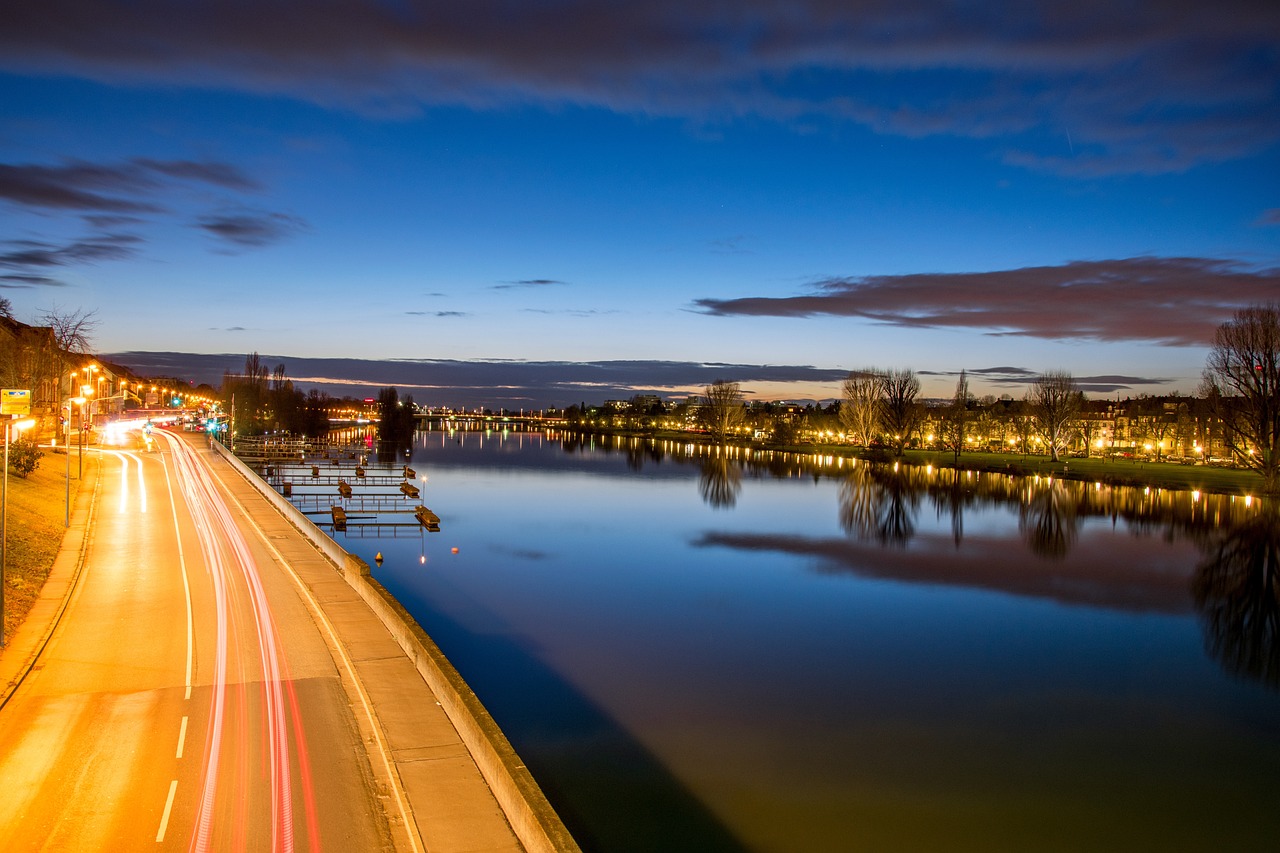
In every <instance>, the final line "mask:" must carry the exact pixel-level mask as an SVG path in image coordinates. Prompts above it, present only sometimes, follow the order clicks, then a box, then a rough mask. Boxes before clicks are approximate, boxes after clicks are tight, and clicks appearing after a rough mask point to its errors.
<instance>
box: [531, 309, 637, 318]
mask: <svg viewBox="0 0 1280 853" xmlns="http://www.w3.org/2000/svg"><path fill="white" fill-rule="evenodd" d="M522 310H524V311H525V313H528V314H556V315H560V316H568V317H601V316H604V315H606V314H621V313H622V312H621V311H620V310H619V309H616V308H610V309H607V310H601V309H599V308H562V309H557V310H554V311H553V310H551V309H548V308H525V309H522Z"/></svg>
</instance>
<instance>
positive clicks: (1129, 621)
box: [295, 429, 1280, 853]
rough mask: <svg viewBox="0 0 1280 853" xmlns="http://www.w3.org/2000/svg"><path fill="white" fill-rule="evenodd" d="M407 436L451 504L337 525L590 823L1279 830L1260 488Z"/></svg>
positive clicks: (856, 841) (1279, 641) (916, 845)
mask: <svg viewBox="0 0 1280 853" xmlns="http://www.w3.org/2000/svg"><path fill="white" fill-rule="evenodd" d="M405 458H406V459H408V462H409V464H410V465H412V467H413V468H414V469H416V472H417V475H418V480H417V485H418V486H419V487H420V488H422V489H423V495H422V498H421V502H422V503H425V504H426V505H427V506H428V507H430V508H431V509H432V510H434V511H435V512H436V513H437V514H438V515H439V516H440V519H441V522H440V526H441V529H440V531H439V532H426V531H425V530H422V529H421V528H413V527H403V528H394V529H393V528H380V529H379V528H364V527H360V526H357V525H353V526H352V527H351V528H349V529H348V530H347V531H346V532H345V533H344V532H335V533H334V536H335V538H336V539H337V540H338V542H339V543H340V544H341V545H342V546H343V547H345V548H346V549H347V550H349V551H351V552H352V553H355V554H357V555H359V556H361V557H363V558H364V559H366V560H367V561H369V563H370V564H371V565H372V564H373V562H374V556H375V554H376V553H378V552H381V554H382V556H383V562H382V564H381V565H380V566H378V567H377V568H375V570H374V574H375V576H376V577H377V578H378V579H379V580H380V581H381V582H382V583H383V584H384V585H385V586H386V587H387V588H388V589H389V590H390V591H391V592H392V593H393V594H395V595H396V597H397V598H398V599H399V600H400V601H401V602H402V603H403V604H404V605H405V606H406V607H407V608H408V609H409V611H410V612H411V613H413V615H414V616H415V617H416V618H417V620H418V621H419V623H421V625H422V626H423V627H424V628H425V629H426V631H427V632H428V633H429V634H430V635H431V636H432V637H433V638H434V639H435V640H436V642H437V643H438V644H439V646H440V647H441V648H442V649H443V651H444V652H445V654H446V655H448V657H449V659H450V660H451V661H452V662H453V663H454V665H455V666H456V667H457V669H458V670H459V671H460V672H461V674H462V675H463V677H464V678H465V679H466V680H467V682H468V683H469V684H470V685H471V686H472V687H473V688H474V689H475V691H476V693H477V694H478V695H479V697H480V699H481V701H482V702H483V703H484V704H485V706H486V707H487V708H488V709H489V710H490V712H491V713H492V714H493V716H494V718H495V719H496V720H497V722H498V723H499V725H501V727H502V728H503V730H504V731H505V732H506V733H507V735H508V737H509V738H510V740H511V742H512V743H513V745H514V746H515V748H516V750H517V752H518V753H519V754H520V756H521V757H522V758H523V759H524V760H525V761H526V763H527V764H528V766H529V767H530V769H531V771H532V772H533V774H534V776H535V778H536V779H537V780H538V782H539V783H540V784H541V785H542V787H543V789H544V791H546V793H547V796H548V798H549V799H550V800H551V802H552V804H553V805H554V806H555V807H556V809H557V810H558V811H559V812H560V814H561V816H562V817H563V818H564V820H565V822H566V824H567V825H568V826H569V828H570V830H571V831H572V832H573V833H574V835H575V837H576V838H577V839H578V840H579V842H580V843H581V844H582V846H583V848H584V849H586V850H588V851H602V853H617V851H677V850H690V851H694V850H696V851H710V853H714V851H738V850H751V851H819V852H820V851H857V850H866V851H923V850H928V851H970V850H972V851H1044V850H1063V851H1079V850H1101V849H1105V850H1160V851H1171V850H1206V851H1209V850H1214V851H1216V850H1233V851H1247V850H1264V849H1265V850H1271V849H1274V847H1273V845H1274V844H1275V839H1276V838H1277V837H1280V805H1277V801H1278V799H1277V794H1280V638H1278V636H1277V635H1278V632H1280V627H1278V626H1280V603H1278V601H1277V594H1278V585H1280V569H1278V568H1277V566H1278V564H1280V525H1277V524H1276V523H1275V513H1274V511H1273V510H1271V509H1270V508H1269V507H1268V506H1265V505H1264V502H1263V501H1261V500H1258V499H1248V500H1246V499H1245V498H1243V497H1236V498H1231V497H1222V496H1212V495H1200V494H1196V493H1188V492H1170V491H1158V490H1154V489H1153V490H1142V489H1137V490H1134V489H1120V488H1110V487H1107V486H1104V485H1100V484H1093V483H1074V482H1062V481H1055V480H1051V479H1047V478H1038V479H1037V478H1034V477H1033V478H1030V479H1012V478H1008V477H1005V476H1003V475H995V474H976V473H956V472H954V471H951V470H933V469H919V468H906V467H903V468H901V469H895V467H894V466H893V465H891V464H890V465H872V464H869V463H866V462H854V461H851V460H847V459H844V460H842V459H837V458H830V457H821V456H803V457H802V456H787V455H782V454H771V453H762V452H754V453H752V452H748V451H736V450H730V451H727V452H724V453H716V452H714V451H708V450H706V449H705V448H697V447H692V446H687V445H682V444H673V443H655V442H652V441H646V440H640V439H611V438H598V437H597V438H594V439H592V438H580V437H578V436H561V435H556V434H549V433H534V432H528V433H526V432H503V431H488V430H479V431H467V430H461V429H459V430H454V431H450V430H442V431H434V432H426V433H419V434H418V436H417V437H416V440H415V444H414V446H413V448H412V455H411V456H409V457H405ZM401 461H402V460H400V459H397V460H396V461H395V464H394V470H396V471H398V470H399V465H400V462H401ZM299 492H301V496H300V497H299V498H298V500H301V501H305V500H306V495H305V492H306V489H305V488H300V489H295V493H299ZM321 500H322V502H327V501H328V500H329V499H328V498H321ZM410 503H412V502H410ZM392 534H398V535H392Z"/></svg>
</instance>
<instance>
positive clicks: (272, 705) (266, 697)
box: [159, 432, 315, 851]
mask: <svg viewBox="0 0 1280 853" xmlns="http://www.w3.org/2000/svg"><path fill="white" fill-rule="evenodd" d="M159 434H160V435H162V436H164V440H165V442H166V443H167V444H168V446H169V448H170V450H171V451H172V457H173V461H174V469H175V473H176V475H177V479H178V481H179V484H180V486H181V490H182V493H183V496H184V498H185V499H186V502H187V505H188V508H189V510H190V512H191V515H192V519H193V521H194V522H195V527H196V531H197V535H198V537H199V539H200V546H201V551H202V553H203V555H204V558H205V562H206V564H207V566H208V567H209V573H210V578H211V580H212V583H213V588H214V599H215V606H216V619H217V623H218V639H217V647H216V651H215V674H214V684H213V696H212V699H211V711H210V723H209V732H208V734H207V735H206V748H205V765H204V774H203V781H202V787H201V796H200V807H199V814H198V818H197V820H196V824H195V828H194V830H193V833H192V839H191V848H190V849H191V850H193V851H205V850H208V849H210V848H211V845H212V829H213V826H212V824H213V814H214V804H215V802H216V796H217V785H218V768H219V765H220V763H221V760H222V750H223V726H224V716H225V713H226V690H227V663H228V647H227V646H228V641H229V637H228V631H227V623H228V618H229V614H228V604H229V599H230V594H229V590H230V586H231V583H232V577H233V573H234V576H235V577H239V578H243V580H244V582H245V591H246V594H247V596H248V599H249V603H250V611H251V614H252V616H253V625H252V627H253V629H254V634H255V636H256V640H257V649H258V663H259V666H260V667H261V669H262V682H261V684H262V699H263V705H264V709H263V714H262V716H263V719H262V723H263V729H264V734H265V738H266V762H267V765H268V769H269V774H268V775H269V779H270V790H271V849H273V850H283V851H290V850H292V849H293V848H294V825H293V824H294V818H293V794H292V774H291V768H290V750H289V731H290V728H289V718H290V717H292V720H293V724H294V725H293V732H294V737H295V740H296V742H297V744H298V748H299V773H300V776H301V777H302V779H301V781H302V784H303V792H304V803H305V804H306V811H307V825H308V828H309V829H310V828H311V827H313V826H314V825H315V814H314V800H313V797H312V795H311V789H312V785H311V778H310V762H309V761H308V760H307V756H306V748H305V740H304V738H303V732H302V726H301V719H300V715H299V713H298V709H297V706H296V698H295V697H294V696H293V693H292V687H291V685H290V686H289V690H288V692H289V700H290V701H288V702H286V698H285V686H286V685H287V684H288V675H287V667H286V665H285V663H284V658H283V654H282V651H281V647H280V642H279V639H278V637H277V632H276V627H275V620H274V618H273V616H272V613H271V609H270V605H269V602H268V600H267V595H266V590H265V589H264V588H263V586H262V581H261V578H260V576H259V573H258V569H257V563H256V561H255V560H254V557H253V555H252V553H251V552H250V549H249V545H248V542H247V541H246V540H245V538H244V536H243V535H242V534H241V533H240V529H239V526H238V523H237V521H236V519H235V518H233V517H232V515H231V512H230V510H229V508H228V507H227V504H226V502H225V501H224V500H223V498H222V496H221V494H220V493H219V492H218V489H217V486H216V484H215V483H214V481H213V479H212V477H211V476H210V474H209V472H208V470H207V468H206V467H205V466H204V465H203V464H202V463H201V462H200V461H199V459H198V458H197V457H196V454H195V453H194V451H192V450H191V448H190V447H188V446H187V445H186V444H185V443H184V442H182V441H180V440H178V439H176V438H174V437H173V436H170V435H167V434H166V433H164V432H160V433H159ZM290 710H292V714H290V713H289V712H290ZM313 840H315V839H314V838H313Z"/></svg>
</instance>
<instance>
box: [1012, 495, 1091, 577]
mask: <svg viewBox="0 0 1280 853" xmlns="http://www.w3.org/2000/svg"><path fill="white" fill-rule="evenodd" d="M1079 503H1080V502H1079V499H1078V498H1076V497H1074V496H1072V495H1070V494H1068V492H1067V489H1066V484H1065V483H1063V482H1062V481H1056V482H1055V481H1052V480H1048V481H1044V482H1043V483H1041V482H1036V483H1034V484H1031V483H1028V485H1027V496H1026V498H1025V500H1023V502H1022V503H1020V504H1019V505H1018V530H1019V531H1020V532H1021V533H1022V535H1023V536H1025V537H1026V538H1027V545H1029V546H1030V547H1031V551H1032V553H1034V554H1035V555H1036V556H1038V557H1045V558H1048V559H1055V560H1061V559H1063V558H1064V557H1066V556H1067V552H1068V551H1069V550H1070V549H1071V545H1072V544H1073V543H1074V542H1075V541H1076V534H1077V533H1079V531H1080V521H1079V517H1078V516H1077V513H1076V510H1077V508H1078V507H1079Z"/></svg>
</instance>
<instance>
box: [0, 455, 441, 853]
mask: <svg viewBox="0 0 1280 853" xmlns="http://www.w3.org/2000/svg"><path fill="white" fill-rule="evenodd" d="M156 438H157V446H156V447H154V448H152V449H150V450H148V449H146V448H144V447H142V445H141V444H138V445H137V446H135V447H134V448H132V449H126V450H105V449H104V450H103V451H102V454H101V469H100V472H99V477H100V481H99V488H98V492H97V496H96V507H95V510H94V515H95V518H94V522H93V524H92V526H91V528H90V534H89V536H90V539H89V544H88V548H87V552H86V560H85V569H84V573H83V575H82V578H81V580H80V582H79V584H78V586H77V587H76V589H75V592H74V593H73V594H72V597H71V599H70V602H69V604H68V608H67V611H66V613H65V615H64V617H63V619H62V620H61V622H60V624H59V626H58V628H57V629H56V630H55V632H54V634H53V636H52V639H51V640H50V642H49V645H48V646H47V647H46V648H45V650H44V652H43V654H42V656H41V658H40V660H39V661H38V663H37V665H36V666H35V668H34V669H33V670H32V672H31V673H30V674H29V675H28V676H27V678H26V680H25V681H24V682H23V684H22V685H21V687H20V688H19V689H18V690H17V691H16V692H15V693H14V694H13V696H12V697H11V698H10V700H9V702H8V703H7V704H6V705H5V707H4V709H3V712H2V713H0V786H2V790H0V834H2V836H3V838H4V841H3V845H2V846H3V847H4V848H5V849H6V850H107V849H113V850H125V849H127V850H138V849H145V848H151V849H175V850H178V849H187V850H194V851H200V850H291V849H298V850H318V849H324V848H328V849H330V850H362V851H363V850H392V849H400V848H407V849H412V848H413V847H415V846H416V842H415V840H414V839H413V838H409V837H407V836H406V835H405V833H404V831H403V830H402V829H401V830H398V831H397V834H396V835H395V836H393V833H392V831H391V829H390V828H389V823H388V819H387V817H386V816H385V814H384V809H383V806H382V803H383V799H382V798H380V797H379V788H382V789H383V791H384V792H385V787H386V783H385V782H379V783H375V780H374V776H373V771H372V770H371V764H370V761H369V758H368V757H367V754H366V751H365V745H364V743H363V742H362V738H361V731H360V727H359V725H358V722H357V720H356V718H355V717H354V716H353V712H352V710H351V703H350V702H349V700H348V698H347V696H346V694H345V693H344V689H343V682H342V679H341V677H340V674H339V672H338V670H337V668H336V667H335V664H334V659H333V657H332V656H331V654H330V646H331V645H332V644H333V640H332V639H331V638H330V639H329V640H326V638H325V637H324V636H323V635H322V633H321V631H320V630H319V629H318V628H317V624H316V621H315V620H314V619H313V618H312V615H311V613H310V612H309V611H308V609H307V605H306V603H305V602H304V599H303V598H302V597H301V596H300V595H299V592H298V590H297V589H295V588H294V584H295V581H294V580H293V579H291V578H290V577H287V576H286V575H285V574H284V573H282V572H279V571H265V570H261V571H260V569H259V567H260V566H268V565H270V563H271V557H270V556H269V554H270V552H269V550H268V549H269V544H268V543H266V542H264V541H261V540H260V539H258V538H257V537H252V536H250V537H247V538H246V537H245V536H244V535H243V534H242V533H241V532H240V531H241V527H242V526H243V527H245V528H251V527H252V525H251V524H246V523H245V522H244V521H243V520H242V519H241V518H240V517H238V516H239V515H240V510H239V509H238V508H237V509H235V510H233V509H232V508H231V507H232V506H233V505H235V502H234V501H231V502H229V501H228V500H227V498H226V494H225V492H224V491H223V490H222V489H221V487H220V486H219V485H218V483H217V482H216V481H215V480H214V479H213V478H212V477H211V475H210V473H209V469H208V466H207V465H206V464H205V463H204V462H203V461H202V460H200V459H199V458H198V457H197V454H196V453H195V452H193V450H192V449H191V447H190V446H189V445H188V444H187V443H186V442H185V441H183V440H181V439H180V438H177V437H175V436H171V435H168V434H166V433H164V432H162V431H161V432H158V433H157V435H156ZM284 637H288V644H287V653H286V644H285V643H284V642H283V639H282V638H284ZM393 784H394V783H393ZM396 799H397V798H396V797H394V796H392V797H389V798H388V802H391V803H393V804H394V801H395V800H396ZM389 808H393V809H394V805H391V806H389ZM393 822H394V817H393ZM399 825H401V826H403V823H400V824H399Z"/></svg>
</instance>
